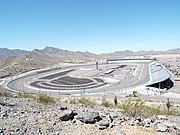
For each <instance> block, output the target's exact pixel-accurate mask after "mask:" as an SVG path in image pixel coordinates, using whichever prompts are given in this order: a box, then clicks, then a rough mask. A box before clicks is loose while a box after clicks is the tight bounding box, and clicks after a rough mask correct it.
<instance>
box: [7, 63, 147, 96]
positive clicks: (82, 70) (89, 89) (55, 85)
mask: <svg viewBox="0 0 180 135" xmlns="http://www.w3.org/2000/svg"><path fill="white" fill-rule="evenodd" d="M148 81H149V73H148V62H142V63H140V62H137V63H115V64H113V63H112V64H107V63H101V64H99V65H98V69H97V67H96V65H95V64H87V65H76V66H69V67H61V68H60V67H58V68H55V69H52V70H51V69H48V70H43V71H40V72H31V73H29V74H28V73H27V74H26V75H22V76H21V77H16V78H15V79H12V80H11V81H9V82H8V83H7V87H8V88H9V89H10V90H12V91H16V92H23V93H39V92H42V91H46V92H48V93H60V94H68V95H69V94H82V93H98V92H108V91H121V90H126V89H127V88H130V87H135V86H140V85H143V84H145V83H147V82H148Z"/></svg>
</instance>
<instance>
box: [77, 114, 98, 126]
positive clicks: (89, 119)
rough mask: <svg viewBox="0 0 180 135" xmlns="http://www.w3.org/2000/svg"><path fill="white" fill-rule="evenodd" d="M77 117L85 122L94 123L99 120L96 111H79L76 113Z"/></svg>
mask: <svg viewBox="0 0 180 135" xmlns="http://www.w3.org/2000/svg"><path fill="white" fill-rule="evenodd" d="M77 119H79V120H80V121H81V122H83V123H86V124H94V123H96V122H98V121H99V120H101V117H100V116H99V113H98V112H83V113H82V112H81V113H78V116H77Z"/></svg>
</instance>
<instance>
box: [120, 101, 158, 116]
mask: <svg viewBox="0 0 180 135" xmlns="http://www.w3.org/2000/svg"><path fill="white" fill-rule="evenodd" d="M118 108H120V109H121V110H122V113H123V114H125V115H129V116H131V117H137V116H141V117H147V116H153V115H156V114H157V113H158V112H159V109H158V108H155V107H151V106H146V105H145V101H142V100H140V99H138V100H132V99H131V98H129V99H128V100H126V101H124V102H122V104H121V105H119V106H118Z"/></svg>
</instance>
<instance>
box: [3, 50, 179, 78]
mask: <svg viewBox="0 0 180 135" xmlns="http://www.w3.org/2000/svg"><path fill="white" fill-rule="evenodd" d="M150 54H180V49H173V50H169V51H164V52H160V51H138V52H133V51H129V50H126V51H116V52H114V53H107V54H100V55H97V54H93V53H90V52H79V51H77V52H73V51H68V50H62V49H58V48H53V47H46V48H44V49H41V50H38V49H34V50H32V51H23V50H17V49H16V50H9V49H6V48H0V78H3V77H6V76H9V75H12V74H17V73H21V72H25V71H29V70H33V69H39V68H45V67H47V66H52V65H54V64H58V63H83V62H89V61H97V60H101V59H107V58H114V57H125V56H126V57H127V56H144V55H150Z"/></svg>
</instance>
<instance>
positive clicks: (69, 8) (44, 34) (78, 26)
mask: <svg viewBox="0 0 180 135" xmlns="http://www.w3.org/2000/svg"><path fill="white" fill-rule="evenodd" d="M45 46H53V47H58V48H61V49H67V50H72V51H90V52H94V53H103V52H113V51H121V50H133V51H137V50H168V49H172V48H180V0H0V47H1V48H2V47H3V48H4V47H6V48H10V49H11V48H18V49H25V50H32V49H34V48H38V49H41V48H44V47H45Z"/></svg>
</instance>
